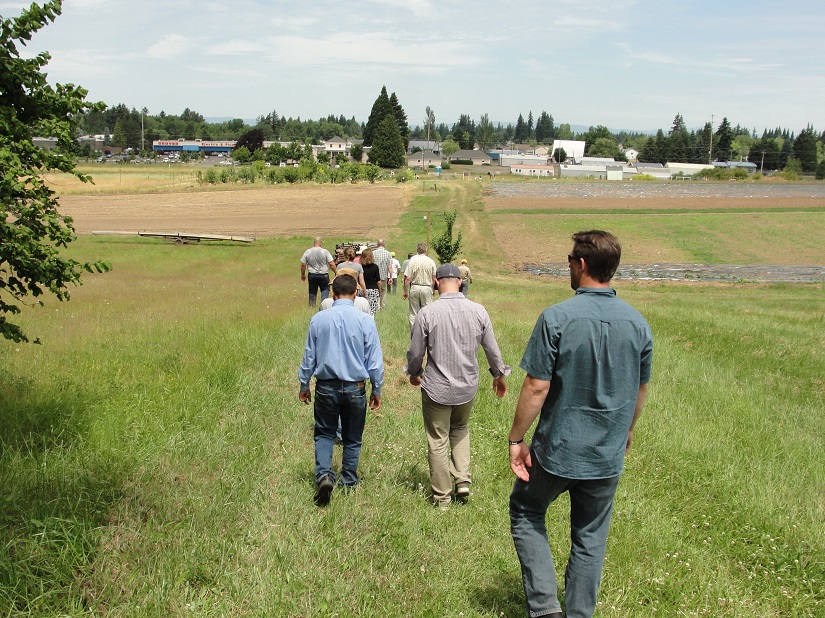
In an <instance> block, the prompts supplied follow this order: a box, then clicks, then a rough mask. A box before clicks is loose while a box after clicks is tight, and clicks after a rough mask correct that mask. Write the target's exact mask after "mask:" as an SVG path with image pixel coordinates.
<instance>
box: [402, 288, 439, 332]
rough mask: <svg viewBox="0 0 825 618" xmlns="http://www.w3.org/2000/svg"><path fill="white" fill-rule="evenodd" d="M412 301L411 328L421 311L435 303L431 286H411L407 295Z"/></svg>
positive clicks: (410, 309)
mask: <svg viewBox="0 0 825 618" xmlns="http://www.w3.org/2000/svg"><path fill="white" fill-rule="evenodd" d="M407 296H408V297H409V301H410V307H409V310H408V316H409V318H410V328H412V326H413V324H415V316H417V315H418V312H419V311H421V308H422V307H426V306H427V305H429V304H430V303H431V302H433V288H432V286H430V285H417V284H415V283H412V284H410V289H409V292H408V294H407Z"/></svg>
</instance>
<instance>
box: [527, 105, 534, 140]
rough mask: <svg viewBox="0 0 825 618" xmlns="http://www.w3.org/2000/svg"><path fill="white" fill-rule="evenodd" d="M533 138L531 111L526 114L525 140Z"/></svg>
mask: <svg viewBox="0 0 825 618" xmlns="http://www.w3.org/2000/svg"><path fill="white" fill-rule="evenodd" d="M532 138H533V110H532V109H531V110H530V111H529V112H528V114H527V139H532Z"/></svg>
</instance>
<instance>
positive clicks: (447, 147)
mask: <svg viewBox="0 0 825 618" xmlns="http://www.w3.org/2000/svg"><path fill="white" fill-rule="evenodd" d="M459 150H461V146H459V145H458V143H456V142H455V141H453V140H451V139H445V140H444V141H443V142H441V153H442V154H443V155H444V156H445V157H449V156H450V155H452V154H454V153H456V152H458V151H459Z"/></svg>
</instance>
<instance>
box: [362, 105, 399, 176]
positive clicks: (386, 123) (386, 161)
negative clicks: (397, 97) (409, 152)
mask: <svg viewBox="0 0 825 618" xmlns="http://www.w3.org/2000/svg"><path fill="white" fill-rule="evenodd" d="M405 153H406V149H405V148H404V140H403V139H402V137H401V132H400V131H399V130H398V123H397V122H396V119H395V115H394V114H388V115H387V116H386V117H385V118H384V120H382V121H381V124H379V125H378V128H377V129H376V131H375V134H374V136H373V140H372V149H370V154H369V162H370V163H373V164H375V165H377V166H379V167H401V166H402V165H404V155H405Z"/></svg>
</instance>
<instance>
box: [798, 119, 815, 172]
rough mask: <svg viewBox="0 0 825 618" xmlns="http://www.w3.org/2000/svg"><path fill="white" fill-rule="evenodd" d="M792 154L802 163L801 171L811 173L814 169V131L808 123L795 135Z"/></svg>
mask: <svg viewBox="0 0 825 618" xmlns="http://www.w3.org/2000/svg"><path fill="white" fill-rule="evenodd" d="M793 156H794V158H795V159H798V160H799V162H800V163H801V164H802V171H803V172H806V173H808V174H812V173H813V172H814V171H816V163H817V161H816V133H815V132H814V128H813V127H812V126H811V125H808V126H807V127H806V128H804V129H803V130H802V131H800V132H799V135H797V137H796V140H794V143H793Z"/></svg>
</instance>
